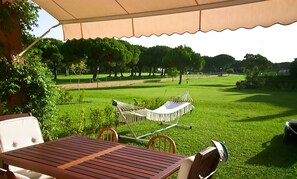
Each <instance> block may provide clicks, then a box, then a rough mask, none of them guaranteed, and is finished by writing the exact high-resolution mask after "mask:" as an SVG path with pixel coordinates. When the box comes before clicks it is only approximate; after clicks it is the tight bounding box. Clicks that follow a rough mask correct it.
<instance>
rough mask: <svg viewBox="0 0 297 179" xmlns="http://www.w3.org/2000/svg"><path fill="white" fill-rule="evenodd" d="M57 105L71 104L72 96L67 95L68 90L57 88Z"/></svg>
mask: <svg viewBox="0 0 297 179" xmlns="http://www.w3.org/2000/svg"><path fill="white" fill-rule="evenodd" d="M58 92H59V95H58V104H65V103H71V102H72V100H73V96H72V95H71V94H70V93H69V90H66V89H64V88H58Z"/></svg>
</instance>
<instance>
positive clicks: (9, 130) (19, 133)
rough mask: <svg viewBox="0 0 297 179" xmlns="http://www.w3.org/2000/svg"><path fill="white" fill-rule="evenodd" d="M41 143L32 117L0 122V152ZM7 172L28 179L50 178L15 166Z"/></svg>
mask: <svg viewBox="0 0 297 179" xmlns="http://www.w3.org/2000/svg"><path fill="white" fill-rule="evenodd" d="M43 142H44V140H43V137H42V133H41V130H40V127H39V123H38V120H37V119H36V118H35V117H34V116H27V117H20V118H14V119H8V120H4V121H0V152H7V151H11V150H15V149H18V148H22V147H27V146H31V145H35V144H39V143H43ZM9 170H11V171H12V172H14V173H16V174H20V175H24V176H27V177H29V178H36V179H37V178H38V179H45V178H52V177H50V176H47V175H43V174H40V173H37V172H33V171H29V170H26V169H23V168H19V167H15V166H9Z"/></svg>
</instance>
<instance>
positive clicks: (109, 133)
mask: <svg viewBox="0 0 297 179" xmlns="http://www.w3.org/2000/svg"><path fill="white" fill-rule="evenodd" d="M98 139H101V140H106V141H111V142H118V140H119V137H118V134H117V132H116V131H115V130H114V129H113V128H103V129H101V130H100V131H99V132H98Z"/></svg>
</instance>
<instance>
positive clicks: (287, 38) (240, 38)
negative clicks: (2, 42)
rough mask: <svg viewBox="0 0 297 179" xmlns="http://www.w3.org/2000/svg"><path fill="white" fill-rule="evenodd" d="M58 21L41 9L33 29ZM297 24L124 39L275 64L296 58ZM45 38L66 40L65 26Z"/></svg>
mask: <svg viewBox="0 0 297 179" xmlns="http://www.w3.org/2000/svg"><path fill="white" fill-rule="evenodd" d="M56 24H58V21H57V20H56V19H54V18H53V17H52V16H51V15H49V14H48V13H47V12H45V11H44V10H41V11H40V12H39V18H38V25H39V26H38V27H37V28H35V29H34V30H33V32H32V33H33V34H34V35H36V36H37V37H39V36H41V35H42V34H43V33H44V32H46V31H47V30H48V29H49V28H51V27H52V26H53V25H56ZM296 34H297V23H293V24H291V25H287V26H283V25H274V26H272V27H269V28H263V27H256V28H254V29H238V30H236V31H230V30H225V31H223V32H214V31H211V32H207V33H202V32H198V33H195V34H188V33H187V34H183V35H177V34H175V35H172V36H168V35H162V36H160V37H157V36H151V37H140V38H136V37H132V38H122V40H126V41H128V42H130V43H131V44H138V45H143V46H146V47H152V46H156V45H166V46H169V47H176V46H179V45H186V46H189V47H191V48H192V49H193V50H194V51H195V52H197V53H200V54H201V55H207V56H216V55H219V54H229V55H231V56H233V57H234V58H235V59H236V60H242V59H243V58H244V55H245V54H247V53H251V54H261V55H262V56H265V57H267V58H268V60H270V61H272V62H273V63H279V62H292V61H293V60H294V58H297V45H296V44H297V35H296ZM45 37H48V38H56V39H60V40H63V31H62V27H61V26H59V27H57V28H55V29H53V30H52V31H51V32H50V33H49V34H48V35H46V36H45Z"/></svg>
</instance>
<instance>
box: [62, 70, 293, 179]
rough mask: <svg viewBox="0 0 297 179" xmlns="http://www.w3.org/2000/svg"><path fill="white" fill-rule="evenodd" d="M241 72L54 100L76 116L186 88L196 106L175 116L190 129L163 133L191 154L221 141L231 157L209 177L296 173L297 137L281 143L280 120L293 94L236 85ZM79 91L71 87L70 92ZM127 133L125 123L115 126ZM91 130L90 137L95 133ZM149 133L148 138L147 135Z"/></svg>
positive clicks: (289, 110)
mask: <svg viewBox="0 0 297 179" xmlns="http://www.w3.org/2000/svg"><path fill="white" fill-rule="evenodd" d="M242 79H244V77H243V76H229V77H212V78H205V79H195V80H190V81H189V82H188V83H186V82H185V81H184V82H183V83H182V84H181V85H178V84H177V81H174V82H166V83H145V84H139V85H134V86H127V87H114V88H100V89H87V90H85V102H84V103H80V104H78V103H75V104H71V105H59V106H58V108H59V110H60V112H59V114H60V115H61V114H64V113H65V112H66V111H68V112H69V114H70V115H71V118H73V119H78V118H79V113H80V109H81V108H84V109H85V110H86V113H88V111H89V109H90V108H102V109H103V108H104V107H105V106H107V105H111V100H112V99H117V100H120V101H123V102H128V103H133V98H136V99H138V100H142V99H152V98H155V97H161V98H166V99H167V98H170V97H172V96H177V95H179V94H181V93H183V92H184V91H185V90H188V91H189V92H190V95H191V96H192V98H193V99H194V102H193V105H194V106H195V110H194V111H193V112H192V113H191V114H186V115H184V116H183V117H181V118H180V123H181V124H185V125H191V126H192V129H184V128H178V127H175V128H171V129H169V130H166V131H163V132H162V134H164V135H168V136H170V137H172V138H173V140H174V141H175V142H176V145H177V153H179V154H182V155H186V156H190V155H195V154H196V153H197V152H198V151H200V150H202V149H204V148H206V147H208V146H210V145H212V143H211V140H212V139H214V140H217V141H224V142H225V143H226V145H227V147H228V150H229V154H230V158H229V161H228V162H227V163H220V164H219V166H218V170H217V172H216V174H215V177H214V178H228V179H229V178H232V179H233V178H296V176H297V170H296V168H297V145H296V142H295V143H294V142H290V143H288V144H283V143H282V137H283V129H284V124H285V121H288V120H291V119H294V118H295V119H297V103H296V100H297V93H296V92H286V91H280V92H278V91H261V90H255V89H244V90H238V89H235V83H236V81H238V80H242ZM80 92H81V91H77V90H72V91H71V94H73V95H74V96H75V97H76V96H78V95H79V93H80ZM132 127H133V128H134V129H135V132H136V133H137V134H138V135H140V134H144V133H148V132H151V131H153V130H155V129H160V128H161V127H162V126H160V125H159V124H158V123H157V122H151V121H145V122H140V123H134V124H133V125H132ZM116 130H117V131H118V133H119V134H129V133H128V128H127V126H126V125H123V126H120V127H118V128H117V129H116ZM95 136H96V134H94V136H93V137H95ZM147 138H149V137H147ZM120 142H122V143H128V144H130V145H137V146H140V147H145V144H144V143H141V142H135V141H131V140H129V141H128V140H123V139H120Z"/></svg>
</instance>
